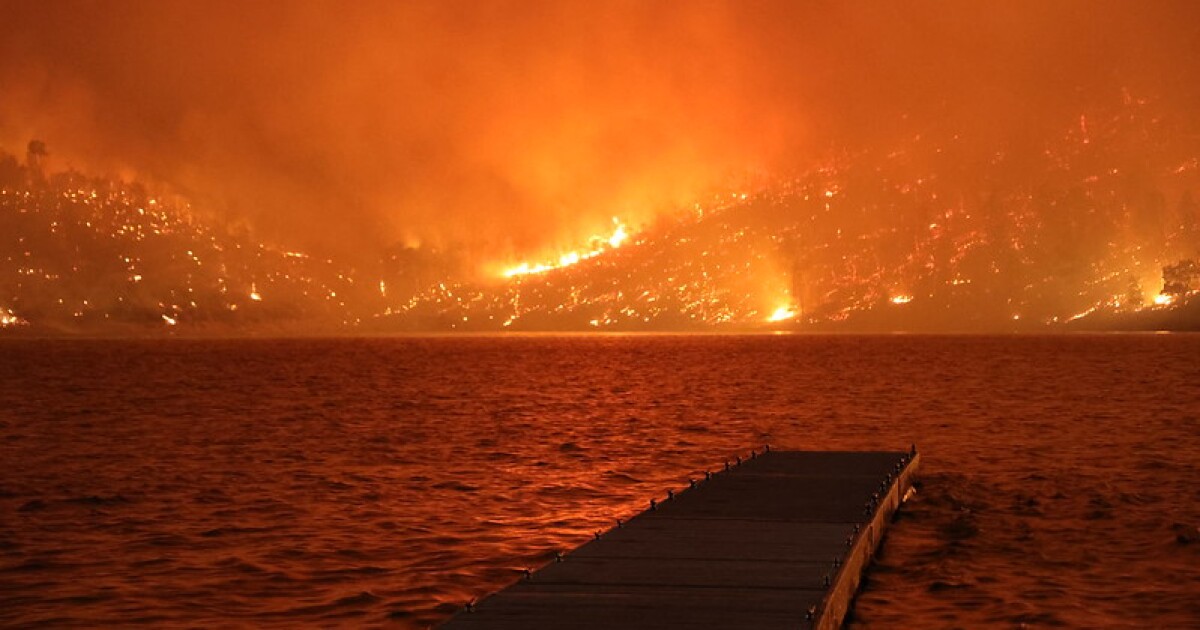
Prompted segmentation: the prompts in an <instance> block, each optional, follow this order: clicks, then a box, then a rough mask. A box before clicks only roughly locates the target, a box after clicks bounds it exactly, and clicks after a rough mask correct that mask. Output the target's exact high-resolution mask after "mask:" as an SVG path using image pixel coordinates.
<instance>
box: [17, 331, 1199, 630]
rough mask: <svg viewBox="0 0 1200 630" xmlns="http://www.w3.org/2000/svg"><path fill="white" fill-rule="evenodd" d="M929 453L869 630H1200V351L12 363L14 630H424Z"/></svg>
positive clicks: (329, 354)
mask: <svg viewBox="0 0 1200 630" xmlns="http://www.w3.org/2000/svg"><path fill="white" fill-rule="evenodd" d="M914 442H915V443H916V444H918V446H919V447H920V449H921V450H922V453H923V469H922V470H923V475H922V477H923V484H922V486H921V488H920V489H919V491H918V493H917V495H916V497H915V498H914V499H913V500H912V501H910V502H909V503H908V504H907V505H906V507H905V508H904V510H903V513H902V516H901V517H900V518H899V519H898V520H897V522H896V524H895V526H894V528H893V529H892V530H891V533H890V534H889V538H888V540H887V543H886V546H885V548H884V551H883V553H882V555H881V557H880V559H879V563H878V564H877V565H876V567H875V568H874V569H873V570H872V571H871V573H870V575H869V581H868V584H867V587H866V590H865V591H864V592H863V593H862V595H861V596H860V597H859V599H858V602H857V606H856V609H855V611H854V617H853V620H852V622H851V626H852V627H872V628H899V627H954V626H960V627H982V626H995V627H1017V626H1020V625H1022V624H1027V625H1029V626H1031V627H1045V626H1068V627H1123V626H1125V627H1131V628H1133V627H1197V626H1200V541H1196V540H1195V539H1196V527H1197V526H1198V525H1200V336H1189V335H1099V336H1045V337H1042V336H1018V337H929V336H879V337H840V336H575V337H572V336H512V337H424V338H416V337H414V338H391V339H340V340H238V341H232V340H231V341H201V340H194V341H185V340H166V341H163V340H159V341H79V340H70V341H67V340H59V341H30V340H9V341H0V463H2V464H0V465H2V468H0V624H2V625H6V626H28V625H37V624H49V625H55V626H72V625H77V626H94V625H127V624H133V623H146V624H154V625H157V626H167V627H171V626H175V627H182V626H191V627H196V626H202V627H214V626H238V625H253V626H267V625H280V626H296V625H318V624H319V625H345V626H351V627H358V626H363V625H383V626H390V627H401V628H408V627H412V628H424V627H427V626H429V625H430V624H434V623H437V622H438V621H440V620H443V619H445V618H446V617H447V616H448V615H450V614H452V613H453V612H454V611H455V610H457V609H458V608H460V607H461V605H462V604H463V603H464V602H466V601H468V600H470V599H472V598H477V597H480V596H482V595H485V594H486V593H488V592H490V591H493V590H495V589H498V588H500V587H502V586H504V585H506V584H508V583H510V582H512V581H514V580H516V579H517V578H518V577H519V576H520V575H521V570H522V569H524V568H526V567H537V566H539V565H540V564H543V563H544V562H546V561H547V560H548V559H550V558H552V557H553V553H554V551H555V550H558V549H569V548H571V547H574V546H576V545H578V544H580V543H582V542H583V541H585V540H587V539H588V538H589V537H590V536H591V534H592V532H593V531H595V530H597V529H607V528H608V527H609V526H610V524H611V523H612V522H613V519H615V518H618V517H622V518H624V517H629V516H631V515H633V514H635V513H637V512H638V511H640V510H641V509H643V507H644V506H645V505H646V504H647V501H648V499H649V498H650V497H659V496H662V495H664V494H665V492H666V490H667V489H668V488H680V487H682V486H684V485H686V482H687V479H688V478H689V476H691V477H695V476H697V475H700V474H702V473H703V471H704V470H706V469H715V468H716V467H718V466H719V465H720V464H721V463H722V462H723V461H724V460H725V459H728V458H731V457H732V456H734V455H739V454H746V453H748V452H749V450H750V449H751V448H760V447H761V446H762V445H763V444H764V443H770V444H771V446H772V448H795V449H894V450H899V449H906V448H908V446H909V445H910V444H911V443H914Z"/></svg>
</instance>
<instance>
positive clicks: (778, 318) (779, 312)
mask: <svg viewBox="0 0 1200 630" xmlns="http://www.w3.org/2000/svg"><path fill="white" fill-rule="evenodd" d="M795 316H796V311H794V310H792V307H790V306H780V307H779V308H777V309H775V312H773V313H771V316H770V317H768V318H767V321H768V322H782V321H786V320H789V319H792V318H793V317H795Z"/></svg>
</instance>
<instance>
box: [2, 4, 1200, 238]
mask: <svg viewBox="0 0 1200 630" xmlns="http://www.w3.org/2000/svg"><path fill="white" fill-rule="evenodd" d="M1198 13H1200V9H1198V8H1197V5H1196V4H1195V3H1193V2H1186V1H1182V2H1173V3H1172V2H1157V3H1153V4H1152V5H1149V6H1147V5H1145V4H1144V3H1136V2H1112V1H1109V2H1056V3H1042V2H1024V1H1022V2H1006V3H989V4H988V6H984V5H983V3H966V2H915V3H889V2H878V3H870V2H863V3H843V2H811V3H797V2H740V1H738V2H686V3H684V2H680V3H666V2H619V1H618V2H604V3H593V2H570V1H562V2H529V1H514V2H499V1H478V2H408V3H397V2H390V1H383V0H379V1H369V0H364V1H359V2H354V3H334V2H290V3H285V4H277V3H237V2H213V1H211V0H205V1H203V2H48V3H26V2H19V1H16V0H14V1H11V2H8V1H3V2H0V14H2V16H3V19H0V88H2V93H3V97H2V99H0V148H4V149H7V150H9V151H10V152H17V153H19V152H21V151H20V150H21V148H23V147H24V146H25V143H26V142H28V141H29V140H30V139H32V138H38V139H40V140H43V141H45V142H46V144H47V145H48V147H49V149H50V152H51V154H52V155H51V159H52V161H57V163H58V166H59V167H63V166H76V167H79V168H82V169H87V170H92V171H100V172H109V173H114V174H120V175H125V176H137V177H141V178H146V179H151V180H154V181H159V182H163V183H166V184H169V185H170V186H172V187H173V188H175V189H177V190H179V191H180V192H183V193H184V194H186V195H188V196H189V197H191V198H192V199H193V200H194V201H195V202H196V203H197V205H198V206H200V207H202V208H207V209H210V210H212V211H213V212H216V213H217V214H219V215H220V216H223V217H224V218H226V219H227V220H229V221H234V222H244V223H247V224H249V225H250V226H253V227H254V228H255V229H256V230H258V231H259V233H260V234H262V235H264V236H265V237H269V238H271V239H274V240H277V241H280V242H286V243H288V244H291V245H294V246H299V247H309V248H314V249H316V250H327V251H336V252H338V253H342V254H346V253H353V252H361V253H363V254H364V255H367V256H370V255H374V254H375V253H377V252H378V251H379V248H381V247H385V246H388V245H391V244H395V243H406V244H416V243H422V244H430V245H437V246H461V247H465V248H468V249H469V250H471V251H474V252H477V253H480V254H482V255H486V256H509V255H528V254H532V253H536V252H538V251H540V250H548V249H553V248H554V247H556V246H557V245H559V244H567V243H575V242H579V240H580V239H582V238H584V237H585V236H586V235H588V234H591V233H593V232H598V231H601V230H603V229H605V228H606V227H607V226H608V225H610V223H609V221H610V217H612V216H614V215H619V216H620V217H622V218H623V219H625V220H626V221H629V222H632V223H634V224H637V223H639V222H646V221H650V220H652V219H653V218H654V217H655V216H656V215H657V214H658V213H660V212H662V211H664V210H667V209H670V208H673V207H676V206H678V205H681V204H684V203H687V202H688V201H690V200H692V199H695V198H697V197H698V196H700V195H703V194H704V193H705V192H706V191H708V190H710V189H712V188H713V187H714V186H720V185H723V184H726V183H728V182H731V181H737V178H739V177H745V176H747V175H752V174H755V173H762V172H771V171H775V170H778V169H785V168H788V167H789V166H794V165H797V164H800V163H802V162H803V161H804V160H806V159H808V158H810V157H811V156H813V155H814V154H816V153H818V152H821V151H824V150H827V149H828V148H829V147H830V146H832V145H836V144H838V143H853V144H855V145H859V146H872V145H877V146H885V145H886V143H887V142H889V141H891V140H892V139H894V138H896V137H900V136H903V135H905V134H911V133H913V132H914V131H915V132H919V131H920V129H921V128H922V127H923V126H924V125H929V124H934V123H945V122H946V121H950V123H951V124H955V125H959V126H961V127H962V128H963V129H964V130H967V131H972V132H975V133H976V135H977V136H978V137H980V138H985V140H980V143H981V144H980V146H981V149H982V148H986V147H988V146H991V143H996V142H1004V141H1008V140H1011V139H1012V138H1014V137H1021V136H1024V135H1028V134H1036V133H1037V129H1039V128H1040V125H1043V124H1044V121H1052V122H1053V124H1051V125H1049V126H1048V128H1049V127H1053V128H1058V127H1061V124H1060V123H1061V118H1062V117H1064V116H1069V115H1070V113H1071V112H1072V111H1076V110H1077V109H1078V108H1080V107H1081V106H1082V105H1083V104H1085V103H1087V102H1089V101H1091V100H1094V99H1100V98H1109V97H1111V96H1112V95H1114V94H1117V93H1118V92H1119V91H1120V90H1121V89H1131V90H1136V91H1140V92H1142V93H1150V94H1152V95H1154V96H1156V97H1159V98H1163V99H1165V100H1167V101H1168V102H1169V103H1172V104H1173V105H1174V106H1175V107H1177V108H1178V109H1179V111H1181V112H1186V111H1188V110H1187V108H1189V107H1192V106H1193V105H1194V104H1195V103H1196V102H1197V99H1196V98H1195V96H1196V95H1195V90H1196V89H1197V87H1196V86H1200V82H1198V81H1197V80H1196V79H1197V78H1198V77H1197V76H1196V75H1197V74H1198V72H1197V69H1196V68H1195V66H1196V64H1194V63H1193V60H1194V59H1196V58H1200V56H1198V55H1197V53H1200V51H1198V50H1197V48H1198V47H1200V20H1198V19H1196V18H1197V17H1200V15H1197V14H1198ZM1076 116H1077V114H1076Z"/></svg>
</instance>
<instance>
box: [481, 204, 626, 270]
mask: <svg viewBox="0 0 1200 630" xmlns="http://www.w3.org/2000/svg"><path fill="white" fill-rule="evenodd" d="M613 224H614V225H615V227H614V228H613V232H612V234H610V235H609V236H593V237H592V238H591V239H589V241H590V242H592V243H593V244H597V243H598V246H594V247H593V249H591V250H589V251H586V252H579V251H574V252H567V253H565V254H563V255H562V256H559V257H558V262H557V263H537V264H529V263H521V264H519V265H517V266H515V267H509V268H508V269H505V270H504V277H505V278H514V277H517V276H528V275H533V274H539V273H545V272H547V271H553V270H555V269H562V268H563V267H570V266H571V265H574V264H577V263H579V262H581V261H584V260H587V259H589V258H595V257H596V256H599V255H600V254H603V253H604V252H606V251H608V250H610V249H617V248H619V247H620V246H621V244H622V243H624V242H625V241H626V240H627V239H628V238H629V231H628V230H627V229H626V227H625V224H624V223H622V222H621V220H620V219H618V218H616V217H613Z"/></svg>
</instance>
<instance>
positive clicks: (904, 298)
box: [892, 295, 913, 304]
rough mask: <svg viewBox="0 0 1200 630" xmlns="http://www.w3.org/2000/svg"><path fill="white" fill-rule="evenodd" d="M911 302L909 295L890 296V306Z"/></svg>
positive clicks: (911, 298)
mask: <svg viewBox="0 0 1200 630" xmlns="http://www.w3.org/2000/svg"><path fill="white" fill-rule="evenodd" d="M912 300H913V297H912V296H911V295H894V296H892V304H908V303H909V302H911V301H912Z"/></svg>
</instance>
